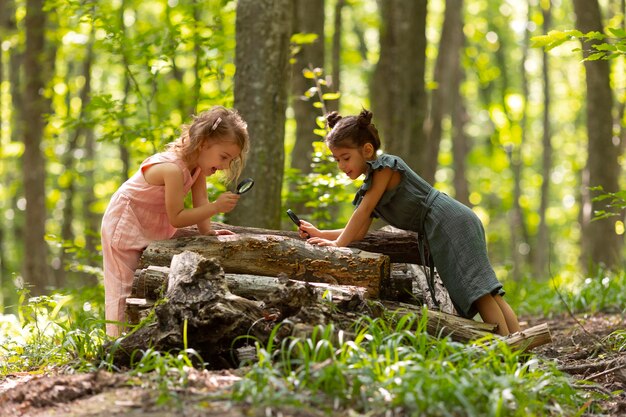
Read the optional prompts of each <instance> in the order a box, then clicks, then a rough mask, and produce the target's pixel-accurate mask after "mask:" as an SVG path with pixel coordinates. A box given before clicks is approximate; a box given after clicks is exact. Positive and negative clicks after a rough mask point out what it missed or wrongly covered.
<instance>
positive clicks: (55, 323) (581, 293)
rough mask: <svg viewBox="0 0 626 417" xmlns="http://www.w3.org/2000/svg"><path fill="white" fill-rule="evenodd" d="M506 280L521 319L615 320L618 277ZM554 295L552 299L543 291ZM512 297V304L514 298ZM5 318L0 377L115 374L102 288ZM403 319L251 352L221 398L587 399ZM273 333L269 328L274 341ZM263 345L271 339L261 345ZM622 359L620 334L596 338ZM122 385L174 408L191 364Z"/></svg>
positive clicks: (315, 401)
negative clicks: (604, 315)
mask: <svg viewBox="0 0 626 417" xmlns="http://www.w3.org/2000/svg"><path fill="white" fill-rule="evenodd" d="M566 281H567V280H566V279H565V278H564V277H559V276H556V277H555V278H554V279H553V280H552V283H550V284H546V283H532V282H530V281H529V282H524V283H519V284H518V286H517V287H515V286H510V285H509V283H507V289H509V294H510V295H512V296H513V297H511V298H509V300H511V302H512V303H514V302H517V305H516V306H515V308H516V309H517V310H518V311H520V312H521V313H522V314H529V315H530V314H533V315H537V314H546V315H547V313H553V314H556V313H559V312H564V311H565V310H566V308H565V306H567V307H568V308H569V309H571V310H573V311H575V312H583V311H584V312H588V313H592V314H593V313H594V312H600V311H610V312H624V311H625V307H624V306H625V302H624V298H625V297H626V273H625V272H624V271H622V272H620V273H616V274H610V273H606V272H604V271H599V272H598V273H597V274H596V275H594V276H593V277H584V278H580V279H579V280H578V282H576V283H573V284H569V285H566ZM555 287H556V288H558V292H557V291H555V289H554V288H555ZM516 294H519V295H520V296H519V297H515V295H516ZM26 296H27V295H26V294H25V293H24V294H22V298H21V300H22V301H21V303H20V305H19V308H18V309H17V314H16V315H4V316H0V378H2V377H3V376H6V375H8V374H11V373H15V372H32V373H46V372H48V371H49V370H52V369H55V370H59V369H62V370H64V371H65V372H90V371H93V370H96V369H108V370H112V371H121V370H118V369H115V368H114V367H113V366H112V364H111V362H110V360H109V358H108V357H107V354H106V352H105V351H104V350H103V345H104V343H105V342H107V341H108V338H107V336H106V335H105V332H104V321H103V320H102V319H101V317H102V316H103V312H102V310H103V305H102V298H103V297H102V289H101V288H94V289H91V288H90V289H84V290H81V291H80V292H76V293H72V292H68V293H66V294H55V295H51V296H47V297H36V298H30V299H27V298H26ZM424 325H425V323H424V322H423V321H420V320H419V319H418V318H417V317H415V316H410V315H409V316H405V317H402V318H400V317H396V316H393V315H390V316H389V317H387V318H386V319H371V318H368V317H362V318H361V319H360V320H359V321H358V322H357V323H356V324H355V325H354V328H353V329H350V332H344V331H341V330H339V329H336V328H334V327H333V326H332V325H329V326H325V327H318V328H316V329H315V331H314V332H313V334H312V335H311V336H310V337H306V338H304V337H303V338H298V337H292V338H288V339H284V340H282V341H281V342H280V344H279V345H275V344H274V343H273V342H270V343H269V344H267V345H265V346H262V345H258V344H257V346H256V348H257V353H258V361H257V362H256V363H253V364H249V365H250V368H249V369H250V370H249V372H248V373H247V375H246V377H245V378H244V379H243V380H241V381H240V382H239V383H238V384H237V385H236V386H235V387H234V389H233V392H232V401H234V402H236V403H243V404H246V403H249V404H256V405H263V406H265V407H267V409H268V410H272V409H280V408H281V407H285V406H292V407H299V408H303V409H307V408H308V409H315V410H322V411H324V412H327V413H339V414H341V413H346V412H347V411H346V410H354V412H356V413H359V414H361V415H368V416H374V415H381V416H382V415H385V416H387V415H389V416H394V415H397V416H399V415H403V416H404V415H416V416H418V415H428V416H518V415H519V416H521V415H524V416H526V415H528V416H533V415H572V416H575V415H580V413H581V410H584V409H585V407H586V405H587V404H588V403H589V400H590V399H591V398H590V397H589V396H590V395H592V394H590V392H591V391H589V390H582V389H578V388H579V387H578V386H577V385H574V383H573V382H572V380H571V379H569V378H568V377H567V376H566V375H563V374H561V373H560V372H559V371H558V370H557V369H555V366H554V365H553V364H551V363H549V362H548V363H546V362H544V361H540V360H539V359H538V358H536V357H535V356H533V355H522V354H519V353H516V352H512V351H511V350H510V349H509V348H508V347H507V346H506V345H505V344H503V343H499V342H498V341H497V340H496V339H485V340H480V341H476V342H475V343H474V344H471V345H468V344H460V343H456V342H454V341H452V340H450V339H448V338H442V339H438V338H433V337H431V336H429V335H428V334H427V333H426V332H425V331H424ZM278 330H279V328H278V327H277V328H275V329H274V330H273V331H274V332H275V333H274V336H275V335H276V332H278ZM270 340H274V338H270ZM605 342H606V343H605V345H606V346H608V347H609V348H610V349H612V350H614V351H616V352H624V351H626V332H625V331H623V330H619V331H616V332H614V333H612V334H611V335H609V336H607V337H606V339H605ZM138 353H140V355H137V359H136V360H135V361H134V363H133V365H132V368H131V369H130V370H128V371H126V372H128V373H129V374H130V375H131V376H135V377H136V378H131V379H130V380H131V381H140V382H139V383H141V384H149V385H150V386H152V387H156V389H157V391H158V394H159V398H158V402H159V403H160V404H166V403H167V404H174V403H177V402H178V401H179V400H180V399H179V398H178V393H179V392H180V391H181V390H184V389H185V388H186V387H187V386H188V382H189V381H188V375H189V371H190V370H191V369H192V368H193V367H194V366H196V367H197V366H198V364H202V363H203V361H202V358H199V357H198V356H197V354H196V353H195V352H194V351H191V350H188V349H186V348H185V349H183V350H182V351H181V352H177V353H169V352H157V351H154V350H151V349H146V350H144V351H142V352H138Z"/></svg>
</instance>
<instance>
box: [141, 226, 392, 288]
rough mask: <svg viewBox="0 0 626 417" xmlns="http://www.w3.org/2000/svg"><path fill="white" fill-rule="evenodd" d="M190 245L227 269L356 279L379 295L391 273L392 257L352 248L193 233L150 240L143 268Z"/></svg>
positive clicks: (333, 279) (164, 262) (353, 282)
mask: <svg viewBox="0 0 626 417" xmlns="http://www.w3.org/2000/svg"><path fill="white" fill-rule="evenodd" d="M182 251H192V252H195V253H197V254H200V255H202V256H204V257H205V258H215V259H216V260H217V261H218V262H219V263H220V264H221V265H222V268H224V271H225V272H227V273H235V274H252V275H264V276H274V277H277V276H281V275H286V277H287V278H290V279H296V280H299V281H306V282H326V283H329V284H341V285H353V286H360V287H365V288H367V292H368V294H369V296H370V297H378V295H379V292H380V288H381V282H385V281H387V280H388V278H389V257H388V256H386V255H381V254H378V253H371V252H366V251H362V250H359V249H353V248H335V247H323V246H317V245H311V244H308V243H306V242H305V241H302V240H299V239H292V238H288V237H284V236H268V235H247V234H238V235H225V236H192V237H180V238H177V239H170V240H161V241H155V242H152V243H151V244H150V245H149V246H148V247H147V248H146V249H145V250H144V252H143V255H142V256H141V259H140V268H145V267H147V266H148V265H154V266H168V265H169V264H170V262H171V260H172V257H173V256H174V255H176V254H178V253H180V252H182Z"/></svg>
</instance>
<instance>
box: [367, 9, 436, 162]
mask: <svg viewBox="0 0 626 417" xmlns="http://www.w3.org/2000/svg"><path fill="white" fill-rule="evenodd" d="M426 5H427V1H426V0H388V1H384V2H380V7H381V15H382V21H381V33H380V58H379V61H378V65H377V66H376V70H375V71H374V76H373V80H372V86H371V88H370V95H371V102H372V110H373V113H374V123H375V124H376V126H377V127H378V130H379V132H380V134H381V140H382V141H383V149H384V150H385V151H386V152H388V153H391V154H394V155H398V156H400V157H401V158H403V159H404V160H405V161H406V162H407V163H408V164H409V165H410V166H412V167H413V168H414V169H415V170H416V171H417V172H418V173H419V174H423V173H424V162H423V158H425V156H424V155H425V149H426V141H425V140H424V119H425V115H426V107H427V106H426V103H427V97H426V91H425V87H424V71H425V63H426V12H427V9H426Z"/></svg>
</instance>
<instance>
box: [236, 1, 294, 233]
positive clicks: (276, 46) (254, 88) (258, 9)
mask: <svg viewBox="0 0 626 417" xmlns="http://www.w3.org/2000/svg"><path fill="white" fill-rule="evenodd" d="M292 6H293V3H292V1H290V0H276V1H270V0H240V1H239V2H238V3H237V20H236V42H237V49H236V51H235V66H236V68H237V72H236V73H235V108H236V109H237V110H239V112H240V113H241V115H242V117H243V118H244V120H246V121H247V122H248V133H249V134H250V138H251V140H252V141H253V143H254V145H253V146H252V147H251V149H250V152H249V154H248V164H247V167H246V168H245V170H244V176H246V177H252V178H254V179H256V181H257V182H256V184H255V187H254V189H253V190H252V192H251V193H250V195H246V196H244V197H243V198H241V199H240V200H239V203H238V205H237V208H236V209H235V210H233V211H232V212H230V213H228V215H227V216H226V218H227V219H228V222H229V223H233V224H240V225H252V224H254V225H257V226H260V227H267V228H274V229H277V228H279V226H280V222H281V218H282V217H283V213H282V210H281V190H282V185H283V171H284V160H285V150H284V136H285V110H286V107H287V86H288V82H287V80H288V79H289V37H290V35H291V33H292V31H291V18H292V16H293V14H292V11H291V10H292V9H291V8H292Z"/></svg>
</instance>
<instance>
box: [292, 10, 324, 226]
mask: <svg viewBox="0 0 626 417" xmlns="http://www.w3.org/2000/svg"><path fill="white" fill-rule="evenodd" d="M293 32H294V33H308V34H315V35H317V39H316V40H315V41H313V43H310V44H303V45H299V46H298V48H299V49H298V52H297V53H296V54H295V56H294V57H293V59H294V60H295V62H294V63H293V64H292V66H291V71H292V72H291V107H292V109H293V115H294V119H295V122H296V135H295V143H294V145H293V150H292V151H291V168H293V169H295V170H297V171H298V174H293V175H299V174H301V175H302V176H303V178H306V175H307V174H310V173H311V172H312V168H311V163H312V160H313V142H315V141H319V140H322V138H321V137H320V136H318V135H316V134H315V133H314V132H313V131H314V129H318V128H319V127H318V126H317V123H316V117H319V116H322V113H321V112H320V109H318V108H316V107H313V102H314V101H316V100H317V95H315V96H314V97H313V99H309V98H308V96H305V93H306V92H307V90H309V89H310V88H311V87H313V83H312V80H310V79H308V78H305V77H304V75H303V70H305V69H309V68H324V0H297V1H295V2H294V28H293ZM299 183H300V182H299V181H295V182H293V183H290V184H289V191H290V192H289V194H288V196H287V201H286V204H287V206H288V207H291V208H292V209H294V210H295V211H296V212H297V213H302V214H306V213H307V212H310V210H309V209H308V208H307V207H306V205H305V201H304V200H303V199H302V198H298V189H297V188H298V186H299ZM292 196H294V197H295V198H294V197H292Z"/></svg>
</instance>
